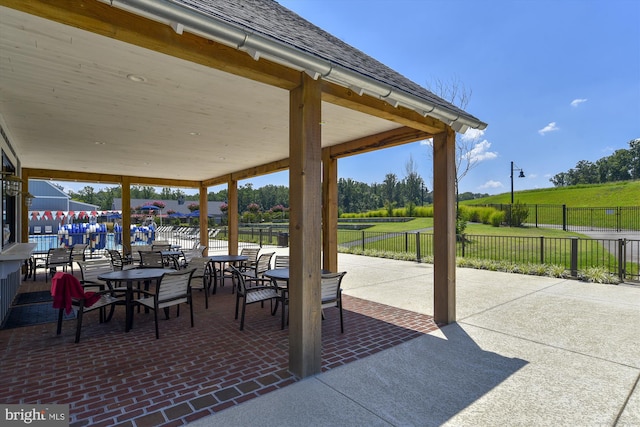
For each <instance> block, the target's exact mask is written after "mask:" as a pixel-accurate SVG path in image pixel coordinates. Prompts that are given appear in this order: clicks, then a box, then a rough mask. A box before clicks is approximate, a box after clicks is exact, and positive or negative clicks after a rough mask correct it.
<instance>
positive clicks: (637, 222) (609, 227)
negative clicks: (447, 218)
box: [469, 204, 640, 232]
mask: <svg viewBox="0 0 640 427" xmlns="http://www.w3.org/2000/svg"><path fill="white" fill-rule="evenodd" d="M469 206H479V207H492V208H495V209H498V210H501V211H504V212H507V216H508V217H510V215H509V213H510V212H511V210H512V209H514V206H515V205H511V204H486V205H469ZM519 206H521V207H523V208H525V209H527V211H528V215H527V217H526V219H525V221H524V222H525V223H526V224H527V225H530V226H535V227H544V228H560V229H562V230H565V231H576V232H583V231H616V232H620V231H640V207H638V206H626V207H620V206H618V207H600V208H570V207H567V206H566V205H542V204H535V205H527V204H523V205H519Z"/></svg>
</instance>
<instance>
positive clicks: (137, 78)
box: [127, 74, 147, 83]
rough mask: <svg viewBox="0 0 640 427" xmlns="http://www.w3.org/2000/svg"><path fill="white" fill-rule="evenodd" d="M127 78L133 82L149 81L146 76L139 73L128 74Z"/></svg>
mask: <svg viewBox="0 0 640 427" xmlns="http://www.w3.org/2000/svg"><path fill="white" fill-rule="evenodd" d="M127 78H128V79H129V80H131V81H132V82H136V83H144V82H146V81H147V79H146V78H145V77H144V76H140V75H138V74H127Z"/></svg>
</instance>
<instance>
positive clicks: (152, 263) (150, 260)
mask: <svg viewBox="0 0 640 427" xmlns="http://www.w3.org/2000/svg"><path fill="white" fill-rule="evenodd" d="M138 253H139V255H140V267H141V268H164V258H163V257H162V252H159V251H140V252H138Z"/></svg>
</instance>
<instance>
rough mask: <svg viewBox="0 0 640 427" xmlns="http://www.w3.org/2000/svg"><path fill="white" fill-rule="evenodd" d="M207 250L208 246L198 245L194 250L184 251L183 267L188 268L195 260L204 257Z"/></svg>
mask: <svg viewBox="0 0 640 427" xmlns="http://www.w3.org/2000/svg"><path fill="white" fill-rule="evenodd" d="M207 248H208V247H207V246H203V245H198V244H196V245H195V247H194V248H193V249H187V250H183V251H182V257H181V263H182V266H183V267H186V266H188V265H189V263H190V262H191V260H192V259H193V258H197V257H202V256H204V252H205V251H206V250H207Z"/></svg>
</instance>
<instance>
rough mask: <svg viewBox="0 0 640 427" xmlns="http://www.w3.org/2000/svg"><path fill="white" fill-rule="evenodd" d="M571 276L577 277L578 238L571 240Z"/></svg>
mask: <svg viewBox="0 0 640 427" xmlns="http://www.w3.org/2000/svg"><path fill="white" fill-rule="evenodd" d="M570 269H571V276H572V277H578V238H577V237H572V238H571V268H570Z"/></svg>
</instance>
